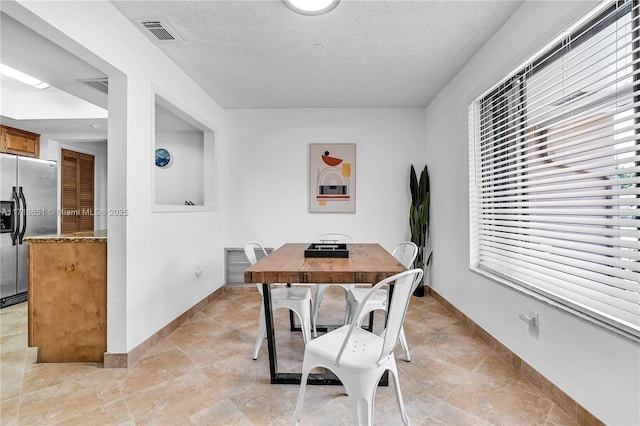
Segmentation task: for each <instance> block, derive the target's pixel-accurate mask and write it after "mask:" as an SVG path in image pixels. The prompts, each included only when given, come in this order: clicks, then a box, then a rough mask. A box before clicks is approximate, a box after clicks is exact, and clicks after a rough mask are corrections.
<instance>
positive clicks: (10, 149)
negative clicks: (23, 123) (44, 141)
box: [0, 126, 40, 158]
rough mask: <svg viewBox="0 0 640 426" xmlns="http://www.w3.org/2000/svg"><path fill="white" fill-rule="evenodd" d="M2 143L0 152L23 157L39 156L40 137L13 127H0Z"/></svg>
mask: <svg viewBox="0 0 640 426" xmlns="http://www.w3.org/2000/svg"><path fill="white" fill-rule="evenodd" d="M1 128H2V143H1V144H0V152H6V153H7V154H15V155H24V156H25V157H36V158H38V157H39V156H40V135H39V134H37V133H31V132H27V131H26V130H20V129H15V128H13V127H8V126H1Z"/></svg>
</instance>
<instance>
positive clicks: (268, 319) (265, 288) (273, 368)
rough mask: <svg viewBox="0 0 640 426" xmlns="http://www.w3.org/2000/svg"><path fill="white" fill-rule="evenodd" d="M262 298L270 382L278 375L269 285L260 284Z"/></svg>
mask: <svg viewBox="0 0 640 426" xmlns="http://www.w3.org/2000/svg"><path fill="white" fill-rule="evenodd" d="M262 299H263V300H264V317H265V318H264V320H265V325H266V327H267V350H268V352H269V373H270V375H271V383H274V380H275V379H276V377H277V376H278V355H277V353H276V336H275V331H274V327H273V309H272V307H271V285H270V284H266V283H264V284H262Z"/></svg>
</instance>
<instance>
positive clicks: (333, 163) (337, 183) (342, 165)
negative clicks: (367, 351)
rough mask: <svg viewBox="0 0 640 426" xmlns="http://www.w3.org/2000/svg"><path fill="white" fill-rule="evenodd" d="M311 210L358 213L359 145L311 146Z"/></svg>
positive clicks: (319, 144)
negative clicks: (357, 161)
mask: <svg viewBox="0 0 640 426" xmlns="http://www.w3.org/2000/svg"><path fill="white" fill-rule="evenodd" d="M309 211H310V212H311V213H323V212H326V213H355V211H356V144H354V143H339V144H322V143H312V144H310V145H309Z"/></svg>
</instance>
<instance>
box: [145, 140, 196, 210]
mask: <svg viewBox="0 0 640 426" xmlns="http://www.w3.org/2000/svg"><path fill="white" fill-rule="evenodd" d="M203 136H204V135H203V133H202V132H157V133H156V149H158V148H164V149H166V150H167V151H169V153H170V154H171V162H170V163H169V165H168V166H166V167H163V168H160V167H154V169H153V172H154V175H155V193H156V197H155V203H156V204H174V205H184V202H185V201H186V200H189V201H191V202H193V203H194V204H196V205H202V204H204V185H203V178H204V137H203Z"/></svg>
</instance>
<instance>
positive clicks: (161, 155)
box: [156, 148, 171, 167]
mask: <svg viewBox="0 0 640 426" xmlns="http://www.w3.org/2000/svg"><path fill="white" fill-rule="evenodd" d="M170 163H171V154H170V153H169V151H167V150H166V149H164V148H158V149H156V166H158V167H167V166H168V165H169V164H170Z"/></svg>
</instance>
